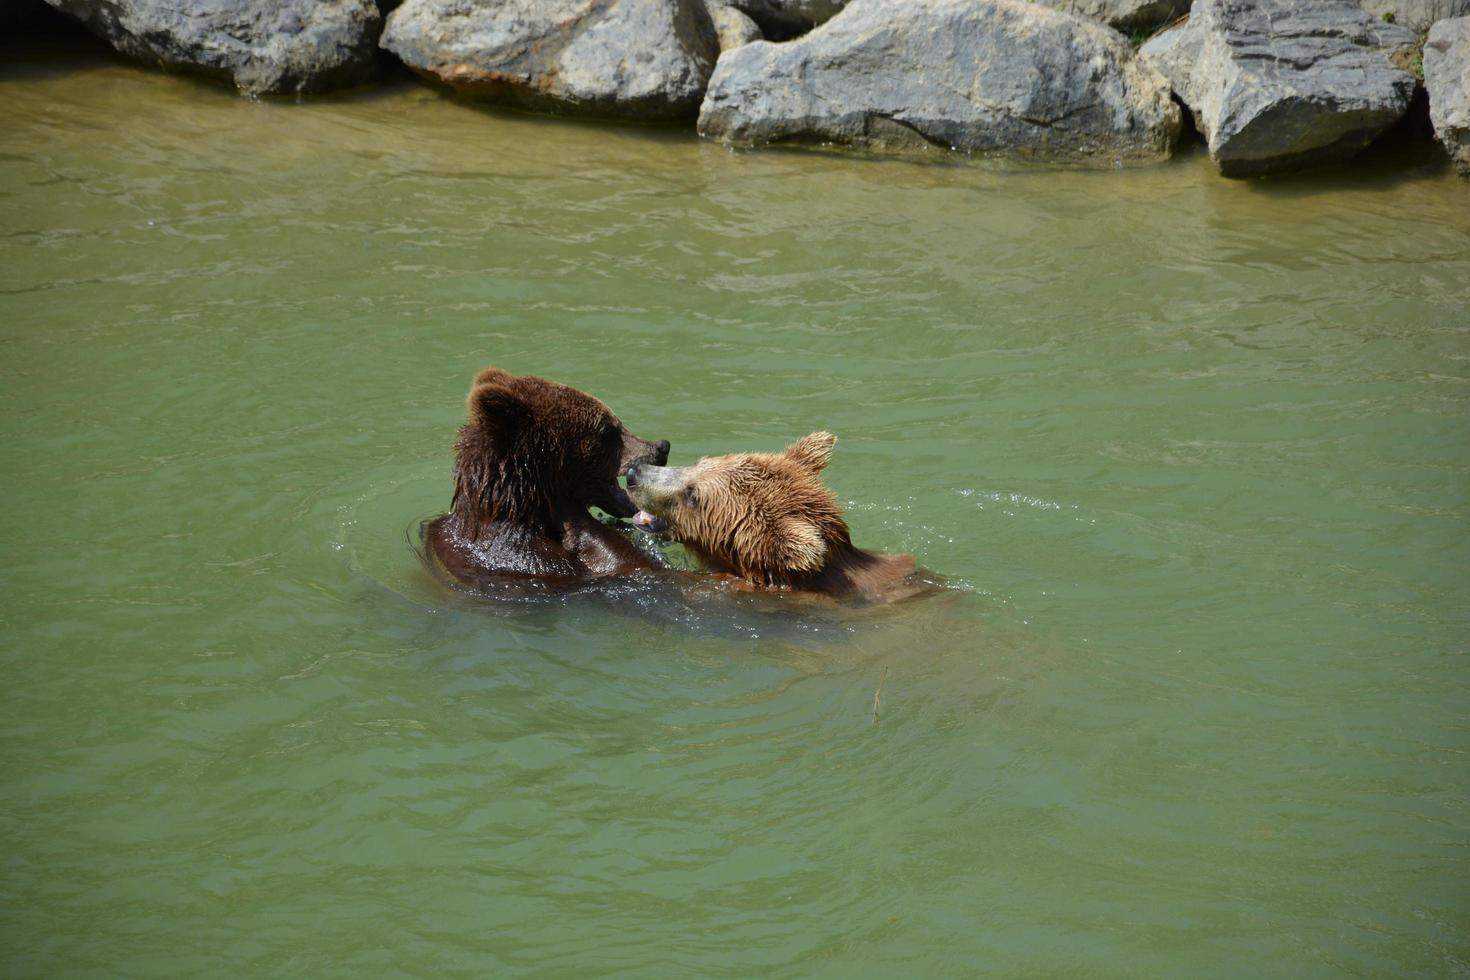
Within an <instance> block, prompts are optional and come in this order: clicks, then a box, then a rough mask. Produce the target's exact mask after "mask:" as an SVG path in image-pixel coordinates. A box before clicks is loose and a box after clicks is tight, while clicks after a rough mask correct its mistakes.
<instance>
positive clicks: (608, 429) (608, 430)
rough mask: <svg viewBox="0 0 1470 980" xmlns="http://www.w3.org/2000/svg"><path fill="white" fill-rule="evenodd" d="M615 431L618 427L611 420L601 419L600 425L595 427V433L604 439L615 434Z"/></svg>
mask: <svg viewBox="0 0 1470 980" xmlns="http://www.w3.org/2000/svg"><path fill="white" fill-rule="evenodd" d="M617 433H618V427H617V426H615V425H613V424H612V423H611V422H608V421H605V420H604V421H603V423H602V425H600V426H598V427H597V434H598V435H599V436H601V437H602V438H604V439H609V438H611V437H613V436H615V435H617Z"/></svg>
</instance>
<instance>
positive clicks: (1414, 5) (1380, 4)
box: [1360, 0, 1470, 34]
mask: <svg viewBox="0 0 1470 980" xmlns="http://www.w3.org/2000/svg"><path fill="white" fill-rule="evenodd" d="M1360 2H1361V3H1362V7H1363V9H1364V10H1366V11H1367V12H1368V13H1369V15H1371V16H1372V17H1374V18H1376V19H1377V20H1391V21H1392V22H1393V23H1395V24H1399V25H1402V26H1404V27H1407V28H1408V29H1409V30H1411V31H1415V32H1416V33H1419V34H1423V33H1424V32H1425V31H1427V30H1429V28H1431V27H1433V26H1434V22H1435V21H1439V20H1444V19H1445V18H1447V17H1463V16H1465V15H1466V14H1470V0H1360Z"/></svg>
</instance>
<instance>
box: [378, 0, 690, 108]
mask: <svg viewBox="0 0 1470 980" xmlns="http://www.w3.org/2000/svg"><path fill="white" fill-rule="evenodd" d="M382 43H383V47H384V48H387V49H388V50H389V51H391V52H393V53H394V54H395V55H397V56H398V57H399V58H401V59H402V60H403V62H404V64H406V65H408V66H409V67H410V68H412V69H413V70H414V71H416V72H418V73H419V74H421V75H424V76H426V77H428V78H430V79H433V80H436V81H438V82H441V83H442V84H444V85H447V86H449V87H450V88H452V89H454V90H455V91H457V92H460V93H461V94H463V95H465V96H466V97H469V98H474V99H479V100H482V101H486V102H496V103H500V104H503V105H510V106H514V107H517V108H521V109H529V110H532V111H537V112H556V113H566V114H574V115H590V116H601V117H605V118H624V119H645V120H658V119H688V118H692V117H693V116H694V115H695V113H696V112H697V111H698V109H699V100H700V97H701V96H702V95H703V93H704V86H705V82H706V81H707V80H708V79H709V74H710V70H711V69H712V68H713V66H714V63H715V59H716V58H717V57H718V56H719V42H718V40H717V38H716V36H715V29H714V25H713V24H712V23H711V22H710V17H709V13H708V12H707V11H706V9H705V6H704V3H703V0H500V2H496V3H477V2H474V0H405V2H404V3H403V5H402V6H400V7H399V8H398V9H397V10H395V11H394V12H393V14H392V16H390V17H389V18H388V25H387V27H386V29H385V30H384V31H383V42H382Z"/></svg>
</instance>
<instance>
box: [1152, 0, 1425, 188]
mask: <svg viewBox="0 0 1470 980" xmlns="http://www.w3.org/2000/svg"><path fill="white" fill-rule="evenodd" d="M1413 43H1414V35H1413V33H1412V32H1411V31H1409V30H1408V29H1407V28H1404V27H1399V26H1397V25H1394V24H1386V23H1384V22H1382V21H1379V20H1375V19H1373V18H1372V17H1370V16H1368V15H1367V14H1366V13H1364V12H1363V10H1362V9H1361V8H1359V7H1358V6H1356V5H1355V4H1353V3H1350V2H1348V0H1313V2H1311V3H1302V2H1300V0H1196V2H1195V4H1194V8H1193V10H1192V12H1191V13H1190V17H1189V21H1188V23H1186V24H1185V25H1184V26H1182V27H1176V28H1174V29H1173V30H1170V31H1165V32H1164V33H1163V34H1161V35H1159V36H1158V37H1155V38H1153V39H1151V40H1150V41H1149V42H1148V43H1146V44H1145V45H1144V46H1143V47H1142V48H1141V49H1140V53H1141V54H1142V55H1143V56H1144V57H1145V58H1146V59H1148V60H1150V61H1152V62H1153V63H1154V64H1155V65H1157V66H1158V68H1159V70H1160V71H1162V72H1163V73H1164V74H1165V75H1167V76H1168V77H1169V80H1170V82H1171V83H1172V84H1173V86H1174V92H1175V94H1177V95H1178V96H1179V98H1180V99H1181V100H1182V101H1183V102H1184V104H1185V105H1186V106H1188V107H1189V109H1190V111H1191V112H1192V113H1193V114H1194V122H1195V126H1196V127H1197V128H1198V129H1199V131H1200V133H1201V134H1203V135H1204V137H1205V140H1206V141H1207V142H1208V143H1209V147H1210V156H1211V157H1213V158H1214V160H1215V162H1216V164H1218V165H1219V168H1220V173H1221V174H1223V175H1225V176H1226V177H1256V176H1261V175H1264V174H1276V173H1287V172H1290V171H1295V170H1303V169H1307V168H1310V167H1318V166H1325V165H1330V164H1337V163H1342V162H1344V161H1347V160H1350V159H1352V157H1353V156H1355V155H1356V154H1357V153H1358V151H1359V150H1361V149H1363V147H1365V146H1367V145H1368V144H1369V143H1370V142H1372V140H1373V139H1374V137H1376V136H1378V135H1379V134H1380V133H1382V132H1383V131H1384V130H1385V129H1387V128H1388V127H1390V126H1392V125H1393V124H1394V123H1395V122H1397V121H1398V120H1399V118H1400V117H1401V116H1403V114H1404V110H1405V109H1406V108H1408V105H1409V100H1410V98H1411V97H1412V96H1413V94H1414V78H1413V76H1411V75H1410V74H1409V73H1408V72H1406V71H1403V70H1402V69H1399V68H1396V67H1394V65H1393V64H1391V63H1390V61H1389V56H1390V54H1391V53H1392V52H1393V51H1395V50H1396V49H1398V48H1401V47H1402V46H1403V45H1405V44H1413Z"/></svg>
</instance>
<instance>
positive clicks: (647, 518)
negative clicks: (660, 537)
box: [633, 510, 669, 534]
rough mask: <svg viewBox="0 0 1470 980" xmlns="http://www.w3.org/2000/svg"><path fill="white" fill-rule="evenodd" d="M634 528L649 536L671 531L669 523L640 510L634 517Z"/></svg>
mask: <svg viewBox="0 0 1470 980" xmlns="http://www.w3.org/2000/svg"><path fill="white" fill-rule="evenodd" d="M633 526H634V527H636V528H637V529H638V530H640V531H646V532H648V533H649V534H662V533H663V532H665V531H667V530H668V529H669V522H668V521H666V520H664V519H663V518H662V517H659V516H657V515H655V514H650V513H649V512H648V511H646V510H640V511H639V512H638V513H636V514H634V515H633Z"/></svg>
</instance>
